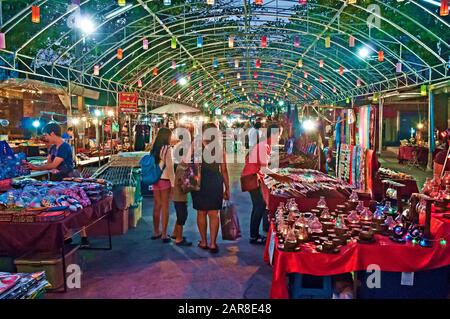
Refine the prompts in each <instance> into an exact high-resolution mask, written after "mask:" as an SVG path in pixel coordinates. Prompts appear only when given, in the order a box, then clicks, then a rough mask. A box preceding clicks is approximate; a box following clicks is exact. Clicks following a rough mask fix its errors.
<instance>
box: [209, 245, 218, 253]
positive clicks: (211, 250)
mask: <svg viewBox="0 0 450 319" xmlns="http://www.w3.org/2000/svg"><path fill="white" fill-rule="evenodd" d="M209 252H210V253H211V254H217V253H218V252H219V247H217V246H216V247H215V248H210V249H209Z"/></svg>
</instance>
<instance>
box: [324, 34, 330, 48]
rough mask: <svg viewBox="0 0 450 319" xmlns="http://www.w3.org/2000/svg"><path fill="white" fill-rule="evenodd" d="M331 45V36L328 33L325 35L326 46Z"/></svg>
mask: <svg viewBox="0 0 450 319" xmlns="http://www.w3.org/2000/svg"><path fill="white" fill-rule="evenodd" d="M329 47H331V37H330V36H329V35H328V36H326V37H325V48H327V49H328V48H329Z"/></svg>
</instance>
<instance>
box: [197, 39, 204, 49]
mask: <svg viewBox="0 0 450 319" xmlns="http://www.w3.org/2000/svg"><path fill="white" fill-rule="evenodd" d="M201 47H203V38H202V37H201V36H198V37H197V48H201Z"/></svg>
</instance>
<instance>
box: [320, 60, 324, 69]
mask: <svg viewBox="0 0 450 319" xmlns="http://www.w3.org/2000/svg"><path fill="white" fill-rule="evenodd" d="M323 66H324V62H323V60H320V61H319V67H321V68H323Z"/></svg>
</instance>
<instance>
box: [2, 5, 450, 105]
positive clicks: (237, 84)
mask: <svg viewBox="0 0 450 319" xmlns="http://www.w3.org/2000/svg"><path fill="white" fill-rule="evenodd" d="M32 6H39V7H40V14H39V15H38V16H36V17H34V18H33V19H32V17H31V16H32V14H31V11H32ZM2 17H3V25H2V27H1V30H0V32H1V34H0V49H1V51H0V69H2V76H4V77H5V76H6V77H7V76H13V75H12V74H17V73H18V74H19V76H20V77H24V76H25V75H28V76H29V77H30V78H36V79H42V80H51V81H52V82H60V83H67V82H68V81H72V82H73V83H75V84H77V85H80V86H83V87H85V88H90V89H93V90H104V91H107V92H120V91H137V92H139V93H140V96H141V98H146V99H148V100H149V101H154V104H152V105H162V104H167V103H170V102H179V103H183V104H186V105H196V106H197V107H201V106H204V105H205V104H206V103H208V105H213V106H214V107H222V106H224V105H227V104H230V103H239V102H249V103H251V104H255V105H262V103H261V102H262V100H263V99H264V101H265V103H264V104H265V105H267V106H269V105H270V104H276V103H277V101H279V100H282V99H285V100H290V101H291V102H295V103H311V102H313V101H322V102H323V103H324V104H327V105H330V104H335V103H340V102H341V103H344V104H345V103H346V104H348V103H350V102H347V101H350V100H351V99H354V98H356V97H363V96H370V95H372V94H374V93H378V94H379V93H383V92H390V91H393V90H398V89H402V88H408V87H418V86H420V85H429V84H434V83H438V82H441V81H444V80H446V79H448V58H449V56H450V43H449V41H448V39H450V27H449V26H450V25H449V20H448V0H441V1H439V0H436V1H428V0H427V1H424V0H415V1H384V0H373V1H362V0H355V1H348V0H346V1H344V0H336V1H330V0H305V1H299V0H292V1H257V2H254V1H252V0H248V1H247V0H246V1H238V0H208V1H205V0H201V1H197V0H193V1H175V0H173V1H171V0H164V1H149V0H133V1H132V0H121V1H115V0H110V1H104V0H83V1H75V0H73V1H60V0H37V1H35V0H34V1H32V0H28V1H27V0H23V1H7V2H5V1H3V5H2Z"/></svg>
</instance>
